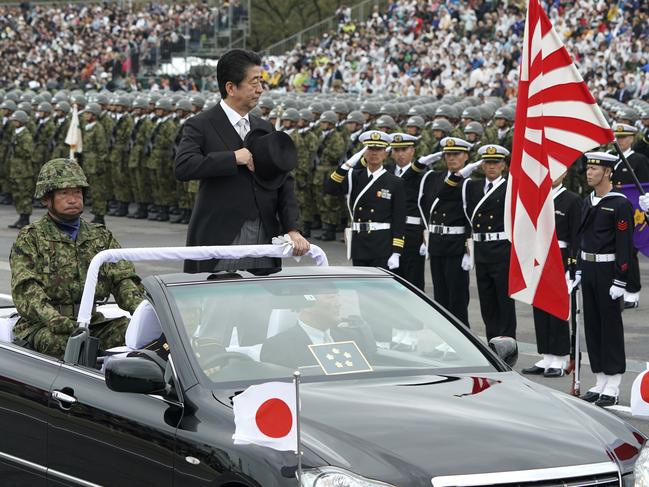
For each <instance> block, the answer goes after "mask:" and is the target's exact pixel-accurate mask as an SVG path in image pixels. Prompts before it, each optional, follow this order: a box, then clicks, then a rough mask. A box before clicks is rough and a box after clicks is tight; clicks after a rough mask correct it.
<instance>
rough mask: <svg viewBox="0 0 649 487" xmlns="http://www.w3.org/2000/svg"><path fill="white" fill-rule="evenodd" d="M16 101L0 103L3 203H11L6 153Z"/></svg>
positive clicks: (0, 162) (0, 172) (0, 161)
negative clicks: (0, 116) (0, 115)
mask: <svg viewBox="0 0 649 487" xmlns="http://www.w3.org/2000/svg"><path fill="white" fill-rule="evenodd" d="M16 108H17V107H16V103H15V102H14V101H13V100H10V99H6V100H5V101H3V102H2V104H1V105H0V113H1V114H2V132H0V190H1V192H2V194H1V195H0V196H2V199H1V200H0V202H2V204H3V205H11V204H13V200H12V199H11V185H10V184H9V166H8V164H9V160H8V158H7V154H8V152H9V147H10V146H11V140H12V139H13V136H14V127H13V124H12V123H11V120H9V118H10V117H11V114H12V113H13V112H15V111H16Z"/></svg>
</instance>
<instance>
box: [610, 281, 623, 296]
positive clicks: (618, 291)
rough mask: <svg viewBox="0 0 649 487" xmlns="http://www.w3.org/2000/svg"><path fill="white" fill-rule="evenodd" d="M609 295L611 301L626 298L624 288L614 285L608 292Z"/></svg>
mask: <svg viewBox="0 0 649 487" xmlns="http://www.w3.org/2000/svg"><path fill="white" fill-rule="evenodd" d="M608 294H610V296H611V299H613V300H616V299H620V298H621V297H622V296H624V288H623V287H620V286H616V285H615V284H614V285H612V286H611V289H609V290H608Z"/></svg>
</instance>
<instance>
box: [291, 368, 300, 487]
mask: <svg viewBox="0 0 649 487" xmlns="http://www.w3.org/2000/svg"><path fill="white" fill-rule="evenodd" d="M293 382H294V383H295V431H296V433H297V435H296V436H297V450H296V452H295V453H296V454H297V485H298V486H301V485H302V438H301V435H300V371H299V370H296V371H295V372H293Z"/></svg>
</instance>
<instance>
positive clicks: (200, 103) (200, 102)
mask: <svg viewBox="0 0 649 487" xmlns="http://www.w3.org/2000/svg"><path fill="white" fill-rule="evenodd" d="M189 102H190V103H191V104H192V105H194V106H196V107H198V109H199V110H200V109H201V108H203V107H204V106H205V98H203V97H202V96H201V95H194V96H192V97H191V98H190V99H189Z"/></svg>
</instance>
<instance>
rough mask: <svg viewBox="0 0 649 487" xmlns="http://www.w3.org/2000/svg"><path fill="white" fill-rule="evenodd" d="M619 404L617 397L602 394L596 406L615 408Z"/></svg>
mask: <svg viewBox="0 0 649 487" xmlns="http://www.w3.org/2000/svg"><path fill="white" fill-rule="evenodd" d="M616 404H617V396H607V395H606V394H600V396H599V399H598V400H597V401H595V406H599V407H602V408H605V407H608V406H615V405H616Z"/></svg>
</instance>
